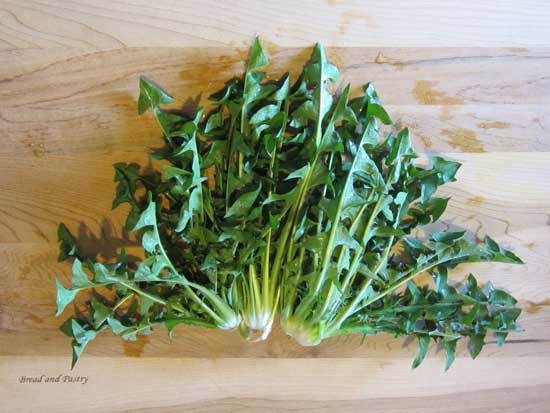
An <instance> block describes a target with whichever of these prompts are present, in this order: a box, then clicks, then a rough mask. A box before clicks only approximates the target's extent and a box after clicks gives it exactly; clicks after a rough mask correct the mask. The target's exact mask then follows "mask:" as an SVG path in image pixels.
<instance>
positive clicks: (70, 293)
mask: <svg viewBox="0 0 550 413" xmlns="http://www.w3.org/2000/svg"><path fill="white" fill-rule="evenodd" d="M55 286H56V288H57V297H56V299H55V303H56V304H57V312H56V313H55V315H56V316H58V315H60V314H61V313H62V312H63V310H65V307H67V305H69V304H70V303H71V302H72V301H73V300H74V299H75V297H76V294H77V293H78V290H72V289H68V288H65V287H64V286H63V284H61V282H60V281H59V280H58V279H57V278H55Z"/></svg>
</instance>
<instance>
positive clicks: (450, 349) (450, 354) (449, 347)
mask: <svg viewBox="0 0 550 413" xmlns="http://www.w3.org/2000/svg"><path fill="white" fill-rule="evenodd" d="M456 343H457V340H445V341H444V342H443V345H444V346H445V355H446V357H445V358H446V360H445V371H447V370H449V368H450V367H451V365H452V364H453V362H454V361H455V354H456Z"/></svg>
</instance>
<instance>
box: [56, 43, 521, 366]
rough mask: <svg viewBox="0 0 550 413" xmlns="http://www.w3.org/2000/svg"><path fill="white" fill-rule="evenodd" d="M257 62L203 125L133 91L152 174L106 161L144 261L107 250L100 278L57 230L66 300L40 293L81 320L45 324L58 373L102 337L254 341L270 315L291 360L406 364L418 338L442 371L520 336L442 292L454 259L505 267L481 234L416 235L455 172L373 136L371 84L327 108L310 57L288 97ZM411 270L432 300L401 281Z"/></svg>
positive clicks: (405, 143)
mask: <svg viewBox="0 0 550 413" xmlns="http://www.w3.org/2000/svg"><path fill="white" fill-rule="evenodd" d="M267 64H268V59H267V56H266V54H265V52H264V50H263V49H262V47H261V45H260V42H259V40H258V39H257V38H256V39H255V41H254V43H253V46H252V48H251V51H250V56H249V60H248V64H247V68H246V72H245V73H244V76H243V77H242V78H234V79H231V80H229V81H228V82H227V83H226V84H225V86H224V87H223V88H222V89H221V90H220V91H219V92H216V93H215V94H213V95H212V96H210V101H211V103H212V105H211V106H212V109H211V110H210V111H209V112H208V113H207V114H205V113H204V109H203V108H199V109H198V110H196V112H195V113H192V114H190V115H189V114H182V113H181V112H180V111H174V110H166V109H163V108H161V106H163V105H165V104H170V103H172V102H173V99H172V97H170V96H169V95H168V94H167V93H166V92H164V91H163V90H162V89H161V88H160V87H158V86H157V85H156V84H154V83H152V82H150V81H148V80H147V79H145V78H142V79H141V80H140V96H139V102H138V111H139V113H140V114H141V113H144V112H147V111H149V110H151V111H152V112H153V115H154V117H155V118H156V120H157V121H158V125H159V127H160V129H161V130H162V133H163V140H164V147H163V148H162V149H160V150H157V151H155V152H153V153H151V154H150V157H151V158H152V159H155V160H162V161H163V164H164V167H163V168H162V172H159V171H154V172H150V173H144V172H142V171H140V168H139V167H138V166H135V165H130V164H125V163H119V164H116V165H115V181H116V182H117V191H116V198H115V200H114V202H113V207H117V206H118V205H120V204H122V203H127V204H129V205H130V213H129V215H128V218H127V221H126V229H127V230H133V231H137V232H139V233H140V234H141V240H142V246H143V250H144V253H145V258H144V259H143V260H142V261H141V262H140V263H138V264H135V263H129V262H128V259H127V258H126V255H125V252H124V250H122V251H121V255H120V258H119V260H118V262H117V263H115V264H109V265H107V264H102V263H100V262H97V261H94V260H91V259H87V258H85V257H82V256H80V253H79V251H78V248H77V246H76V244H75V240H74V238H73V237H72V235H71V234H70V233H69V231H68V230H67V228H66V227H65V226H64V225H63V224H60V226H59V230H58V237H59V240H60V249H61V252H60V256H59V260H60V261H62V260H65V259H68V258H71V259H73V260H74V261H73V271H72V273H73V275H72V285H71V288H65V287H64V286H63V285H62V284H61V283H60V282H59V281H58V280H57V279H56V285H57V308H58V311H57V314H58V315H59V314H61V313H62V312H63V311H64V309H65V307H66V306H67V305H68V304H70V303H71V302H72V301H73V300H74V299H75V297H76V296H77V294H78V293H79V292H88V293H89V295H88V299H87V300H86V302H85V305H86V311H80V312H79V315H78V316H72V317H70V318H69V319H68V320H66V322H65V323H64V324H63V325H62V327H61V330H62V331H63V332H64V333H65V334H66V335H68V336H70V337H72V339H73V343H72V348H73V366H74V364H75V363H76V361H77V360H78V358H79V357H80V355H81V353H82V351H83V349H84V348H85V346H86V345H87V344H88V343H89V342H90V341H91V340H92V339H93V338H95V337H96V335H97V334H98V333H99V332H101V331H103V330H107V329H111V330H112V332H113V333H114V334H116V335H119V336H121V337H122V338H123V339H125V340H136V338H137V336H138V335H140V334H149V333H151V331H152V329H153V328H154V327H156V326H163V327H165V328H166V329H167V330H168V333H169V335H170V336H171V334H172V330H173V329H174V327H175V326H177V325H178V324H189V325H195V326H201V327H208V328H219V329H234V328H239V331H240V333H241V335H242V336H243V337H244V338H245V339H247V340H249V341H257V340H263V339H265V338H267V336H268V335H269V333H270V331H271V328H272V325H273V322H274V319H275V315H276V314H277V313H278V314H279V317H280V322H281V326H282V328H283V330H284V331H285V332H286V333H287V334H288V335H289V336H291V337H293V338H294V339H295V340H296V341H297V342H298V343H300V344H302V345H306V346H310V345H316V344H319V343H320V342H321V341H322V340H323V339H326V338H329V337H333V336H338V335H342V334H353V333H358V334H362V335H371V334H376V333H380V332H386V333H391V334H393V335H395V336H401V335H413V336H416V337H417V338H418V341H419V352H418V356H417V358H416V359H415V361H414V363H413V366H414V367H416V366H418V365H419V364H420V363H421V362H422V360H423V358H424V356H425V354H426V352H427V350H428V346H429V343H430V340H435V341H438V342H441V343H442V344H443V345H444V348H445V351H446V354H447V363H446V368H448V367H449V366H450V365H451V363H452V362H453V360H454V355H455V351H456V344H457V341H458V340H459V339H461V338H463V337H469V350H470V353H471V355H472V357H476V356H477V354H479V352H480V351H481V348H482V346H483V344H484V340H485V337H486V335H487V333H488V332H494V334H496V337H497V340H498V343H499V344H502V343H503V342H504V340H505V338H506V336H507V334H508V333H509V332H512V331H518V330H519V328H518V326H517V325H516V319H517V318H518V316H519V314H520V310H519V309H518V308H516V307H514V305H515V303H516V300H515V299H514V298H513V297H512V296H511V295H509V294H508V293H507V292H505V291H503V290H499V289H496V288H494V287H493V286H492V285H491V284H490V283H489V284H487V285H486V286H485V287H484V288H480V287H479V286H478V284H477V281H476V279H475V277H474V276H473V275H471V274H470V276H469V277H468V279H467V281H466V282H465V283H464V285H461V286H458V285H456V284H455V285H454V286H453V285H451V284H449V282H448V279H447V277H448V274H449V271H450V270H452V269H453V268H454V267H456V266H457V265H458V264H460V263H465V262H479V261H499V262H507V263H521V260H520V259H519V258H518V257H516V256H515V255H514V254H513V253H511V252H510V251H507V250H505V249H503V248H502V247H501V246H499V245H498V244H497V243H496V242H495V241H493V240H492V239H491V238H489V237H486V239H485V241H484V243H483V244H479V245H478V244H476V243H472V242H469V241H467V240H466V239H465V234H464V232H440V233H436V234H432V235H431V236H430V237H429V239H421V238H419V237H416V236H415V235H414V234H415V233H416V232H415V231H414V230H415V229H416V228H418V227H419V226H422V225H425V224H429V223H433V222H435V221H437V220H438V219H439V218H440V217H441V215H442V214H443V212H444V211H445V208H446V207H447V203H448V201H449V200H448V199H447V198H439V197H436V196H435V194H436V190H437V188H438V187H439V186H441V185H443V184H445V183H447V182H451V181H454V179H455V178H454V176H455V174H456V172H457V170H458V169H459V167H460V164H459V163H457V162H453V161H449V160H445V159H443V158H441V157H437V156H436V157H432V158H431V159H430V165H429V166H428V167H421V166H419V165H417V164H416V163H415V159H416V158H417V157H418V155H417V154H416V153H415V152H414V151H413V149H412V147H411V140H410V135H409V130H408V129H402V130H400V131H394V132H386V133H382V132H381V130H380V128H381V124H383V125H392V121H391V119H390V117H389V116H388V114H387V112H386V111H385V110H384V108H383V107H382V106H381V104H380V100H379V98H378V96H377V94H376V91H375V90H374V87H373V85H372V84H371V83H369V84H367V85H366V86H365V87H364V95H363V96H361V97H358V98H355V99H353V100H349V91H350V87H349V85H348V86H346V87H345V88H344V89H343V91H342V92H341V93H340V95H339V96H335V95H333V94H332V93H331V91H330V86H331V85H330V83H331V82H332V83H334V82H336V81H337V78H338V70H337V68H336V67H335V66H333V65H332V64H330V63H329V62H328V61H327V59H326V56H325V53H324V51H323V48H322V47H321V46H320V45H316V46H315V48H314V49H313V52H312V55H311V58H310V59H309V61H308V62H307V63H306V64H305V66H304V68H303V70H302V72H301V74H300V76H299V77H298V79H297V80H296V81H295V82H294V83H292V84H291V81H290V76H289V75H288V74H285V75H284V76H283V77H282V78H281V79H279V80H278V81H270V80H266V73H265V72H263V71H262V69H263V68H264V67H265V66H266V65H267ZM388 129H389V128H388ZM394 129H395V128H394ZM140 194H145V196H142V195H140ZM423 273H429V274H430V275H431V276H432V277H433V279H434V281H435V287H434V288H433V289H432V288H430V287H427V286H425V287H419V286H417V285H416V284H415V283H414V278H415V277H416V276H418V275H420V274H423ZM105 289H107V290H105ZM101 291H110V293H109V294H101V293H100V292H101Z"/></svg>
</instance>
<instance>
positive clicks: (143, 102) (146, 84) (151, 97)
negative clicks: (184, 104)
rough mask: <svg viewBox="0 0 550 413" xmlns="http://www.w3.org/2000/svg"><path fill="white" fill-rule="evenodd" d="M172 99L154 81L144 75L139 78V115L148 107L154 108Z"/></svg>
mask: <svg viewBox="0 0 550 413" xmlns="http://www.w3.org/2000/svg"><path fill="white" fill-rule="evenodd" d="M173 101H174V99H173V98H172V97H171V96H170V95H168V93H166V92H165V91H164V90H162V89H161V88H160V86H158V85H157V84H155V83H154V82H152V81H150V80H148V79H147V78H145V77H143V76H142V77H140V79H139V100H138V113H139V114H140V115H141V114H142V113H144V112H145V111H146V110H147V109H148V108H153V109H154V108H156V107H158V106H159V105H161V104H163V103H172V102H173Z"/></svg>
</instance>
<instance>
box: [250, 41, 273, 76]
mask: <svg viewBox="0 0 550 413" xmlns="http://www.w3.org/2000/svg"><path fill="white" fill-rule="evenodd" d="M268 63H269V59H268V58H267V55H266V54H265V52H264V49H263V48H262V45H261V44H260V38H259V37H258V36H256V37H255V38H254V42H253V43H252V48H251V49H250V57H249V59H248V70H256V69H260V68H262V67H264V66H266V65H267V64H268Z"/></svg>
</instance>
